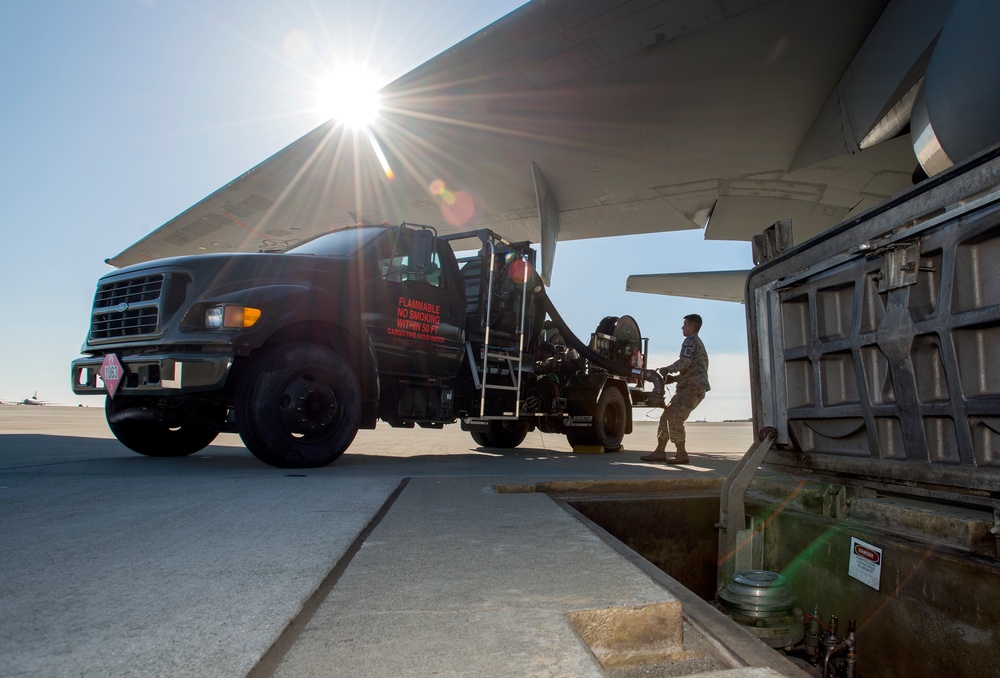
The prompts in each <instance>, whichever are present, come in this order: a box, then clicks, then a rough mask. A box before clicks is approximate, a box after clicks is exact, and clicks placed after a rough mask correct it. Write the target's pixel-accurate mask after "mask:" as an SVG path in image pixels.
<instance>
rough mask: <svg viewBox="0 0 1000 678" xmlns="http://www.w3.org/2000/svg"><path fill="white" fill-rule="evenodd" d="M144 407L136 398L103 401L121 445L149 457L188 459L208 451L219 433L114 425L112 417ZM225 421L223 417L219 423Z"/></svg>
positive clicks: (152, 424)
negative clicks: (200, 452)
mask: <svg viewBox="0 0 1000 678" xmlns="http://www.w3.org/2000/svg"><path fill="white" fill-rule="evenodd" d="M136 406H141V404H140V403H137V402H136V401H135V399H133V398H121V397H120V398H118V399H117V400H114V399H112V398H111V397H105V399H104V415H105V417H107V419H108V428H110V429H111V432H112V433H113V434H115V438H118V442H120V443H121V444H122V445H124V446H125V447H127V448H128V449H130V450H132V451H133V452H138V453H139V454H144V455H146V456H147V457H186V456H188V455H190V454H194V453H195V452H198V451H199V450H203V449H205V448H206V447H208V446H209V445H210V444H211V442H212V441H213V440H215V438H216V436H218V435H219V432H218V431H213V430H212V429H210V428H208V427H207V426H199V425H197V424H182V425H180V426H171V425H170V424H168V423H165V422H162V421H153V420H132V421H119V422H116V423H112V422H111V418H112V416H113V415H114V414H115V413H117V412H121V411H123V410H125V409H128V408H130V407H136ZM224 414H225V413H223V417H220V421H221V420H222V418H224Z"/></svg>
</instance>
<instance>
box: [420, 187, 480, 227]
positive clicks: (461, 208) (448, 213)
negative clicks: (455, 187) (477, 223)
mask: <svg viewBox="0 0 1000 678" xmlns="http://www.w3.org/2000/svg"><path fill="white" fill-rule="evenodd" d="M427 189H428V190H429V191H430V193H431V195H433V196H434V197H436V198H437V199H438V200H440V201H441V204H440V207H441V216H442V217H444V219H445V221H447V222H448V223H449V224H451V225H452V226H463V225H465V224H468V223H469V221H470V220H471V219H472V216H473V215H474V214H475V212H476V204H475V201H474V200H473V199H472V196H471V195H469V194H468V193H465V192H464V191H451V190H449V189H448V187H447V185H445V183H444V181H443V180H441V179H435V180H434V181H432V182H431V183H430V185H428V187H427Z"/></svg>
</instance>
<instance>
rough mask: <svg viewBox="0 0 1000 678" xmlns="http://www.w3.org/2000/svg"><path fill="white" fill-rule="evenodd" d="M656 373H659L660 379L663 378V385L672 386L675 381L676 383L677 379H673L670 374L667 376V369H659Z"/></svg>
mask: <svg viewBox="0 0 1000 678" xmlns="http://www.w3.org/2000/svg"><path fill="white" fill-rule="evenodd" d="M656 371H657V372H659V373H660V376H661V377H663V383H664V384H672V383H674V382H675V381H677V377H675V376H674V375H672V374H669V373H668V372H667V368H665V367H661V368H660V369H658V370H656Z"/></svg>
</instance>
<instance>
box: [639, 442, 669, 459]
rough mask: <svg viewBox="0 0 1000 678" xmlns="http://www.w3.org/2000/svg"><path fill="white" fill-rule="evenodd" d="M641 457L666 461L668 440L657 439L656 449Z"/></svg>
mask: <svg viewBox="0 0 1000 678" xmlns="http://www.w3.org/2000/svg"><path fill="white" fill-rule="evenodd" d="M639 459H642V460H643V461H666V460H667V442H666V441H663V442H660V441H657V443H656V449H655V450H653V451H652V452H651V453H650V454H644V455H642V456H641V457H639Z"/></svg>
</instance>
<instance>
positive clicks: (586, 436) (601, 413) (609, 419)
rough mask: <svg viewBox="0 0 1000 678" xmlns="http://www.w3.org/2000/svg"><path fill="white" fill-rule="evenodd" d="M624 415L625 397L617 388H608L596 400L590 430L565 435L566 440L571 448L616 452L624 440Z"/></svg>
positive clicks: (625, 419) (625, 420)
mask: <svg viewBox="0 0 1000 678" xmlns="http://www.w3.org/2000/svg"><path fill="white" fill-rule="evenodd" d="M626 415H627V410H626V409H625V396H623V395H622V392H621V391H619V390H618V389H617V388H614V387H608V388H606V389H604V391H603V392H602V393H601V397H600V398H599V399H598V400H597V408H596V409H595V410H594V423H593V426H592V428H590V429H589V430H588V429H585V430H584V431H577V432H574V433H567V434H566V440H567V441H568V442H569V444H570V445H571V446H573V447H581V446H584V445H593V446H597V447H603V448H604V451H605V452H616V451H618V448H620V447H621V446H622V440H623V439H624V438H625V425H626V423H627V422H628V420H627V418H626Z"/></svg>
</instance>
